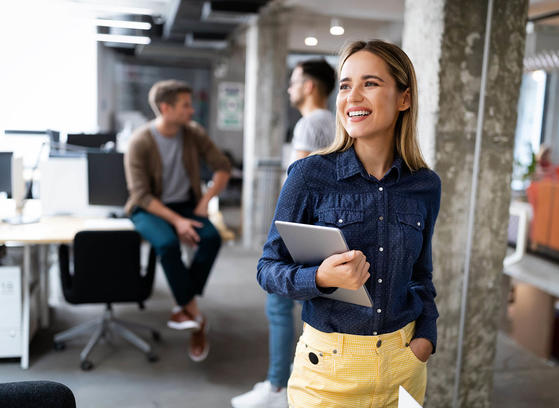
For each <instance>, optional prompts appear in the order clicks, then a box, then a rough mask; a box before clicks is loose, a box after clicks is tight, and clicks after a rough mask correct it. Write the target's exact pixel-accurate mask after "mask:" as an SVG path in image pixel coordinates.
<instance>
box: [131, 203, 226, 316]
mask: <svg viewBox="0 0 559 408" xmlns="http://www.w3.org/2000/svg"><path fill="white" fill-rule="evenodd" d="M166 205H167V207H169V208H170V209H172V210H173V211H175V212H177V213H179V214H180V215H182V216H183V217H186V218H191V219H195V220H196V221H200V222H201V223H203V224H204V226H203V227H202V228H196V232H197V233H198V235H199V236H200V242H199V243H198V249H197V250H196V253H195V255H194V259H193V260H192V263H191V264H190V267H189V268H187V267H186V266H185V265H184V263H183V261H182V259H181V247H180V240H179V238H178V236H177V233H176V232H175V228H174V227H173V226H172V225H171V224H169V223H168V222H167V221H165V220H164V219H163V218H160V217H158V216H156V215H153V214H151V213H149V212H147V211H145V210H143V209H141V208H136V209H134V211H133V212H132V216H131V217H130V218H131V219H132V222H133V223H134V226H135V227H136V230H137V231H138V232H139V233H140V235H141V236H142V237H143V238H144V239H145V240H147V241H148V242H149V243H150V244H151V245H152V246H153V247H154V249H155V252H156V253H157V255H158V256H159V259H160V261H161V266H162V267H163V271H165V275H166V276H167V281H168V282H169V286H170V287H171V291H172V292H173V296H174V297H175V300H176V302H177V304H178V305H180V306H184V305H186V304H188V303H189V302H190V301H191V300H192V299H193V298H194V296H196V295H201V294H202V292H203V290H204V286H205V285H206V281H207V279H208V276H209V275H210V270H211V269H212V265H213V263H214V261H215V258H216V257H217V253H218V252H219V248H220V246H221V237H220V235H219V232H218V231H217V230H216V229H215V227H214V226H213V224H212V223H211V222H210V221H209V220H208V219H207V218H203V217H198V216H196V215H194V213H193V210H194V205H193V204H192V203H190V202H185V203H173V204H166Z"/></svg>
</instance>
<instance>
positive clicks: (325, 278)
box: [315, 250, 370, 290]
mask: <svg viewBox="0 0 559 408" xmlns="http://www.w3.org/2000/svg"><path fill="white" fill-rule="evenodd" d="M369 267H370V265H369V262H367V259H366V258H365V255H363V252H361V251H357V250H354V251H348V252H344V253H342V254H336V255H332V256H329V257H328V258H326V259H325V260H324V261H322V263H321V264H320V266H319V267H318V270H317V271H316V278H315V279H316V285H317V286H320V287H323V288H345V289H352V290H356V289H359V287H361V286H363V284H364V283H365V282H366V281H367V279H369V276H370V273H369Z"/></svg>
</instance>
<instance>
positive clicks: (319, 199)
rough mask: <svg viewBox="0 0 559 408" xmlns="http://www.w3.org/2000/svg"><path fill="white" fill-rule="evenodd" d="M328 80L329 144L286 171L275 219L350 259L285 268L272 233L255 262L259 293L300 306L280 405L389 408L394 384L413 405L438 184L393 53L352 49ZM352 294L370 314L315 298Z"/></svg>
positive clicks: (422, 354) (372, 46)
mask: <svg viewBox="0 0 559 408" xmlns="http://www.w3.org/2000/svg"><path fill="white" fill-rule="evenodd" d="M339 76H340V89H339V93H338V97H337V102H336V104H337V111H336V116H337V118H336V120H337V123H336V140H335V141H334V143H333V144H332V145H331V146H330V147H329V148H327V149H326V150H325V151H322V152H319V153H318V154H315V155H312V156H309V157H307V158H305V159H302V160H299V161H297V162H295V163H294V164H293V165H292V166H291V167H290V169H289V176H288V178H287V180H286V182H285V184H284V186H283V189H282V192H281V194H280V198H279V200H278V204H277V209H276V214H275V220H280V221H291V222H298V223H304V224H316V225H330V226H334V225H335V226H336V227H338V228H340V229H341V230H342V232H343V234H344V237H345V239H346V242H347V244H348V246H349V248H350V251H348V252H345V253H342V254H337V255H333V256H331V257H328V258H326V259H325V260H323V261H322V262H321V263H320V264H319V265H300V264H296V263H294V262H293V260H292V259H291V257H290V256H289V253H288V251H287V249H286V248H285V245H284V243H283V241H282V240H281V237H280V236H279V234H278V231H277V229H276V227H275V225H274V223H272V229H271V231H270V234H269V236H268V241H267V242H266V244H265V246H264V251H263V255H262V258H261V259H260V261H259V263H258V281H259V283H260V285H262V287H263V288H264V289H266V290H267V291H268V292H270V293H275V294H277V295H280V296H286V297H291V298H294V299H300V300H304V305H303V316H302V317H303V320H304V322H305V328H304V331H303V335H302V336H301V338H300V340H299V343H298V345H297V349H296V353H295V361H294V363H293V372H292V374H291V377H290V379H289V383H288V398H289V405H290V406H292V407H321V408H323V407H346V406H374V407H377V406H379V407H380V406H382V407H396V406H397V404H398V386H399V385H402V386H403V387H404V388H405V389H406V390H407V391H408V392H409V393H410V394H411V395H412V396H413V397H414V398H415V399H416V400H417V401H418V402H419V403H423V399H424V396H425V385H426V381H427V366H426V362H427V360H428V359H429V356H430V355H431V354H432V353H434V351H435V348H436V344H437V326H436V320H437V317H438V312H437V307H436V305H435V300H434V298H435V288H434V286H433V283H432V262H431V237H432V234H433V229H434V226H435V221H436V218H437V215H438V212H439V206H440V194H441V185H440V179H439V177H438V176H437V175H436V174H435V173H434V172H433V171H431V170H429V169H428V168H427V165H426V164H425V162H424V161H423V158H422V155H421V152H420V150H419V147H418V144H417V141H416V132H415V125H416V117H417V85H416V80H415V73H414V68H413V65H412V64H411V62H410V60H409V58H408V57H407V55H406V54H405V53H404V52H403V51H402V50H401V49H400V48H398V47H397V46H395V45H393V44H389V43H386V42H383V41H378V40H374V41H369V42H362V41H359V42H355V43H351V44H349V45H348V46H347V47H346V48H345V49H344V51H343V52H342V53H341V56H340V66H339ZM341 214H344V215H341ZM349 214H352V215H354V216H353V217H351V220H352V222H351V223H350V222H344V221H347V220H348V219H349V218H350V217H349ZM362 285H365V288H366V289H367V291H368V292H369V294H370V296H371V298H372V299H373V303H374V307H372V308H368V307H362V306H357V305H353V304H349V303H344V302H340V301H336V300H332V299H328V298H324V297H321V296H320V294H322V293H324V292H326V293H332V292H333V291H335V290H336V289H337V288H345V289H357V288H359V287H360V286H362Z"/></svg>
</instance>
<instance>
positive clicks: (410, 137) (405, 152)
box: [317, 40, 428, 171]
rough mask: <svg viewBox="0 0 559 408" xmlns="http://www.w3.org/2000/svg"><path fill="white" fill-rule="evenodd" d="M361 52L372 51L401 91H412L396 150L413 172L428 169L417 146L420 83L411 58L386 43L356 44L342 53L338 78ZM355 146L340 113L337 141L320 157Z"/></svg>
mask: <svg viewBox="0 0 559 408" xmlns="http://www.w3.org/2000/svg"><path fill="white" fill-rule="evenodd" d="M358 51H369V52H370V53H372V54H375V55H376V56H378V57H380V58H381V59H382V60H383V61H384V62H385V63H386V65H387V66H388V70H389V72H390V74H391V75H392V77H393V78H394V80H395V81H396V87H397V88H398V90H399V91H400V92H404V91H405V90H406V89H409V93H410V107H409V109H407V110H405V111H401V112H400V113H399V115H398V119H397V121H396V128H395V129H394V133H395V136H396V141H395V142H396V150H397V151H398V153H399V154H400V156H402V159H403V160H404V162H405V163H406V165H407V166H408V167H409V169H410V170H411V171H415V170H419V169H420V168H422V167H425V168H428V166H427V164H426V163H425V160H424V159H423V155H422V154H421V150H420V149H419V145H418V143H417V130H416V125H417V81H416V78H415V70H414V68H413V64H412V63H411V61H410V59H409V57H408V56H407V55H406V53H405V52H404V51H402V49H400V47H398V46H396V45H394V44H390V43H387V42H384V41H382V40H371V41H367V42H365V41H355V42H352V43H350V44H348V45H346V46H345V47H344V48H343V49H342V51H341V52H340V60H339V65H338V75H340V74H341V72H342V67H343V66H344V63H345V62H346V60H347V59H348V58H349V57H350V56H351V55H353V54H355V53H356V52H358ZM351 146H353V139H352V138H351V137H350V136H349V134H348V133H347V132H346V130H345V128H344V127H343V125H342V122H341V120H340V117H339V115H338V114H337V113H336V137H335V139H334V141H333V142H332V144H331V145H330V146H328V147H327V148H326V149H324V150H320V151H318V152H317V154H329V153H334V152H343V151H345V150H347V149H349V148H350V147H351Z"/></svg>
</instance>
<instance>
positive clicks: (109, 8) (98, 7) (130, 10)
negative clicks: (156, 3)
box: [74, 1, 157, 16]
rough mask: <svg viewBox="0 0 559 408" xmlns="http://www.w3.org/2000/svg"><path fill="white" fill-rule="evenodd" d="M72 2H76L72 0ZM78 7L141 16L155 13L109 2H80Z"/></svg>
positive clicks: (146, 9) (147, 9)
mask: <svg viewBox="0 0 559 408" xmlns="http://www.w3.org/2000/svg"><path fill="white" fill-rule="evenodd" d="M74 3H78V2H77V1H74ZM80 8H83V9H89V10H92V11H99V12H105V13H114V14H138V15H143V16H152V15H154V14H157V13H156V12H155V11H154V10H152V9H149V8H141V7H126V6H118V5H109V4H92V3H86V4H83V3H82V4H80Z"/></svg>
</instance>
